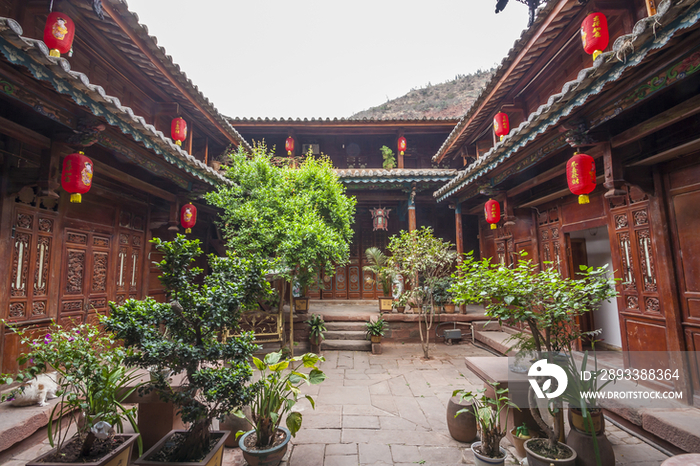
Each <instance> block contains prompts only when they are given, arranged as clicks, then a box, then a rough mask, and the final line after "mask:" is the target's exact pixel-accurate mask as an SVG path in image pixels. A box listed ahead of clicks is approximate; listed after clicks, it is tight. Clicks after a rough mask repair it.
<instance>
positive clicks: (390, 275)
mask: <svg viewBox="0 0 700 466" xmlns="http://www.w3.org/2000/svg"><path fill="white" fill-rule="evenodd" d="M365 256H366V257H367V263H368V265H365V266H363V267H362V270H363V271H365V272H372V273H373V274H374V276H375V277H377V279H378V280H379V283H381V285H382V291H383V292H384V296H391V284H392V282H393V281H394V278H395V277H396V275H397V272H396V269H395V268H394V267H391V265H390V264H389V258H388V257H387V256H386V255H385V254H384V253H383V252H382V251H381V249H379V248H375V247H371V248H367V250H366V251H365ZM367 281H368V282H370V281H371V284H374V279H372V278H370V277H368V279H367Z"/></svg>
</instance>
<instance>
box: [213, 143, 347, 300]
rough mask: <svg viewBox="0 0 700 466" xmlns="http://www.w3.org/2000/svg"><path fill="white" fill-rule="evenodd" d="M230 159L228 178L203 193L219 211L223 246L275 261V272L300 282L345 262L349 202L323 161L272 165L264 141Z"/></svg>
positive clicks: (328, 164)
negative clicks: (216, 187)
mask: <svg viewBox="0 0 700 466" xmlns="http://www.w3.org/2000/svg"><path fill="white" fill-rule="evenodd" d="M229 159H230V161H229V166H228V168H227V171H226V176H227V178H228V179H229V180H231V183H230V184H222V185H220V186H219V188H218V190H217V191H214V192H211V193H208V194H207V195H206V196H205V197H206V199H207V201H208V202H209V203H211V204H212V205H214V206H216V207H218V208H220V209H221V210H222V211H223V213H222V214H221V221H220V223H219V227H220V229H221V231H222V233H223V236H224V238H225V239H226V241H227V246H228V248H229V249H230V250H232V251H234V252H235V253H236V254H237V255H238V256H240V257H255V256H257V255H260V256H262V257H265V258H276V259H278V260H279V261H280V267H279V272H280V275H281V276H282V277H284V278H286V279H287V280H288V281H291V280H292V279H293V278H294V276H297V277H298V278H299V279H301V282H300V283H301V285H302V286H304V285H309V284H310V283H311V282H312V281H313V279H314V278H315V277H316V276H317V275H318V272H319V271H323V273H324V274H325V275H326V276H332V275H333V274H334V273H335V268H336V266H342V265H344V264H346V263H347V261H348V260H349V256H350V247H349V242H350V240H351V239H352V235H353V231H352V222H353V221H354V214H355V203H356V201H355V198H354V197H348V196H346V195H345V187H344V185H343V184H342V183H340V182H339V181H338V177H337V175H336V174H335V172H334V171H333V165H332V164H331V162H330V160H329V159H328V158H325V157H321V158H314V157H307V158H306V159H305V160H304V161H303V162H302V163H301V164H300V165H299V166H298V168H291V167H289V166H285V165H283V166H278V165H275V164H274V163H273V156H272V154H270V153H269V152H268V151H267V147H266V146H265V145H264V144H255V145H254V147H253V151H252V153H250V154H249V153H246V152H245V151H244V150H243V148H239V149H238V151H237V152H232V153H231V154H229Z"/></svg>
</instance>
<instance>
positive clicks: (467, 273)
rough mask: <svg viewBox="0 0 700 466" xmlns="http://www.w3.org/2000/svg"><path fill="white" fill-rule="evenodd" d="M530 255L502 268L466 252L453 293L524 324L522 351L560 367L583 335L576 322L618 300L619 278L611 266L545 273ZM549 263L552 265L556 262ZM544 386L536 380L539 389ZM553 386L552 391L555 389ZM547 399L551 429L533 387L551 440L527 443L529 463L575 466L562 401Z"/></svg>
mask: <svg viewBox="0 0 700 466" xmlns="http://www.w3.org/2000/svg"><path fill="white" fill-rule="evenodd" d="M526 256H527V254H526V253H521V257H520V259H519V260H518V262H517V263H516V264H514V265H512V266H510V267H503V266H502V265H501V264H492V263H491V262H490V259H489V258H485V259H483V260H481V261H475V260H474V259H473V257H472V255H471V254H467V255H465V257H464V260H463V262H462V264H461V265H459V266H458V268H457V269H458V275H457V276H456V277H455V278H456V281H455V284H454V285H453V286H452V288H451V289H450V291H453V292H454V293H455V295H456V296H457V298H456V302H458V303H460V304H461V303H484V304H486V314H487V315H488V316H490V317H495V318H497V319H499V320H500V321H501V322H505V321H507V322H509V323H510V324H523V325H525V326H526V327H527V328H528V329H529V330H530V333H528V334H526V333H522V334H520V335H519V336H520V337H521V338H522V341H523V343H522V344H521V345H520V346H521V349H523V350H531V351H535V352H536V354H537V357H538V359H540V360H542V359H546V362H547V364H555V363H556V361H555V359H556V358H557V357H559V356H558V355H560V354H561V353H562V352H564V351H567V350H570V349H571V346H572V343H573V342H575V341H576V340H578V339H579V338H580V337H581V335H582V333H581V331H580V329H579V327H578V326H577V324H576V318H577V317H578V316H580V315H582V314H583V313H585V312H590V311H592V310H594V309H595V308H596V307H597V306H598V305H599V303H600V302H601V301H602V300H610V299H612V298H614V297H616V296H617V293H616V291H615V279H611V278H609V277H608V276H607V270H606V267H600V268H592V267H586V266H581V272H580V273H579V275H580V276H581V277H580V279H577V280H571V279H568V278H563V277H562V276H561V275H560V274H559V272H558V270H557V269H556V268H553V267H548V268H544V269H542V270H540V267H539V263H533V262H532V261H530V260H526ZM546 264H548V265H550V266H551V263H546ZM485 297H488V299H486V298H485ZM538 362H539V361H538ZM558 365H561V362H560V363H559V364H558ZM543 379H547V378H543ZM548 380H551V379H548ZM545 382H546V380H537V383H538V384H539V385H540V387H542V386H544V383H545ZM553 385H554V384H552V385H550V387H549V388H548V390H554V389H555V386H553ZM547 401H548V403H547V409H548V410H549V411H550V412H551V413H552V414H553V417H554V422H553V425H551V426H550V425H548V424H547V423H546V422H545V421H544V420H543V418H542V415H541V414H540V406H539V405H538V403H537V400H536V398H535V393H534V390H533V389H532V387H530V389H529V390H528V404H529V406H530V408H531V412H532V416H533V417H534V419H535V421H536V422H537V425H538V426H539V427H540V428H541V429H542V431H543V432H544V433H545V434H546V436H547V438H546V439H530V440H528V441H527V442H525V451H526V453H527V458H528V463H529V464H530V465H531V466H539V465H544V466H549V465H550V464H554V465H573V464H574V463H575V460H576V452H575V451H574V450H573V449H571V448H570V447H568V446H567V445H565V444H563V443H559V437H560V434H561V429H562V426H563V399H562V397H556V398H553V399H548V400H547Z"/></svg>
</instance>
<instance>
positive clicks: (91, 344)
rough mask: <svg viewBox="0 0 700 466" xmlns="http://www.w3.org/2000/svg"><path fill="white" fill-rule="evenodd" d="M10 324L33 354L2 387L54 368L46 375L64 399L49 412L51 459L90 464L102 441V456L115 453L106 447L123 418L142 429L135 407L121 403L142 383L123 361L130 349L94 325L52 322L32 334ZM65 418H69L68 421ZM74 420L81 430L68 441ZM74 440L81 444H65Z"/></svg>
mask: <svg viewBox="0 0 700 466" xmlns="http://www.w3.org/2000/svg"><path fill="white" fill-rule="evenodd" d="M10 328H11V329H12V330H13V331H14V332H15V333H17V334H18V335H19V336H20V339H21V343H22V345H27V346H28V347H29V352H27V353H26V354H23V355H22V356H20V357H19V359H18V362H19V364H20V365H22V366H24V365H27V364H28V367H27V368H26V369H24V370H22V371H21V372H20V373H18V374H15V375H13V376H10V375H2V376H0V385H2V384H11V383H14V382H28V381H30V380H31V379H32V378H34V377H36V376H37V375H39V374H43V373H46V372H47V371H55V373H52V374H47V375H44V377H48V378H49V379H50V381H52V382H53V383H56V384H57V390H56V394H57V395H58V396H59V398H60V402H59V403H58V404H56V405H55V406H54V407H53V409H52V410H51V422H49V423H48V437H49V443H50V444H51V446H52V447H55V448H56V450H55V454H54V455H53V456H52V457H49V458H47V461H49V462H51V461H58V460H59V459H60V458H67V459H68V461H73V462H86V461H84V460H86V459H89V460H94V459H95V458H99V456H95V452H93V451H92V450H93V446H95V445H96V443H97V444H102V445H101V447H100V448H97V449H96V450H97V451H100V450H101V451H102V454H105V452H109V451H111V450H110V449H109V446H108V445H109V444H110V443H111V442H112V437H113V434H114V431H116V432H119V433H121V432H123V431H124V427H123V422H124V420H127V421H128V422H129V424H131V427H132V428H133V429H134V431H135V432H136V433H138V428H137V425H136V420H135V414H136V408H126V407H125V406H124V405H123V404H122V403H123V402H124V400H125V399H126V398H128V397H129V395H131V394H132V393H133V392H134V390H136V388H137V387H138V384H136V383H134V379H136V378H137V377H136V375H135V372H136V371H135V370H129V369H127V368H126V367H124V365H123V363H124V361H125V359H126V358H127V357H128V356H130V355H131V351H130V350H128V349H125V348H122V347H120V346H118V345H117V344H116V341H115V338H114V336H113V335H112V334H110V333H105V332H103V331H102V330H100V328H99V327H97V326H96V325H92V324H79V325H75V326H73V327H71V328H68V327H62V326H60V325H58V324H56V323H55V322H53V323H52V324H51V326H50V327H49V329H48V330H47V333H46V334H43V333H42V335H41V336H39V337H38V338H34V337H32V336H31V333H32V332H29V331H28V330H26V329H17V328H15V327H12V326H10ZM40 382H41V381H40V380H37V383H40ZM24 388H25V387H24V386H21V387H20V388H18V389H15V390H13V391H12V392H10V394H9V398H13V397H14V396H18V392H19V391H23V389H24ZM5 398H7V396H5V395H3V397H2V401H5ZM79 417H80V418H81V421H80V422H78V418H79ZM64 418H68V423H67V424H66V425H64V423H63V419H64ZM73 423H75V425H76V426H77V432H76V434H75V436H73V437H72V439H70V440H69V439H68V438H67V434H68V432H69V430H70V427H71V426H72V425H73ZM138 441H139V452H140V451H141V448H142V442H141V439H140V438H139V440H138ZM73 442H78V443H79V444H80V447H79V448H77V449H73V448H66V447H68V445H69V444H71V443H73ZM105 445H107V446H105ZM117 445H118V444H114V447H115V448H116V446H117Z"/></svg>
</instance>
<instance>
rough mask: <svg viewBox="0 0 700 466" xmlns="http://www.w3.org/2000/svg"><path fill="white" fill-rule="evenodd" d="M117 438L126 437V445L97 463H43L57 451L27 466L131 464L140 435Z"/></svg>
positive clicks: (36, 459) (120, 446)
mask: <svg viewBox="0 0 700 466" xmlns="http://www.w3.org/2000/svg"><path fill="white" fill-rule="evenodd" d="M117 437H126V439H125V441H124V443H122V444H121V445H119V446H118V447H117V448H115V449H114V450H112V451H111V452H110V453H109V454H107V455H105V456H103V457H102V458H100V459H99V460H97V461H92V462H90V463H52V462H44V461H42V460H43V459H44V458H46V457H47V456H51V455H53V454H54V453H55V452H56V449H55V448H54V449H53V450H51V451H49V452H47V453H44V454H43V455H41V456H39V457H38V458H35V459H34V460H32V461H30V462H28V463H27V466H70V465H76V464H80V465H81V466H83V465H85V466H124V465H125V464H129V460H130V459H131V450H133V448H134V442H136V440H137V439H138V438H139V434H117Z"/></svg>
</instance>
